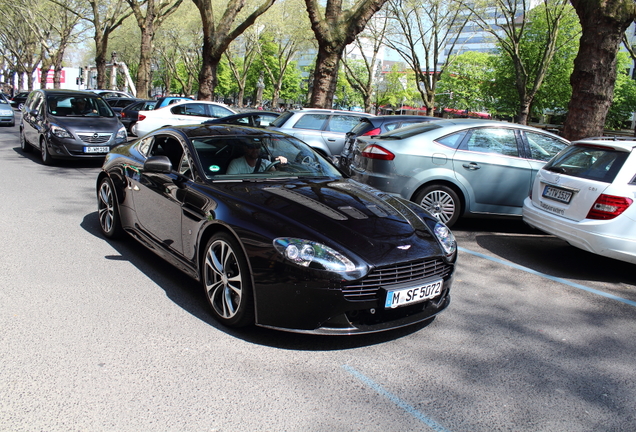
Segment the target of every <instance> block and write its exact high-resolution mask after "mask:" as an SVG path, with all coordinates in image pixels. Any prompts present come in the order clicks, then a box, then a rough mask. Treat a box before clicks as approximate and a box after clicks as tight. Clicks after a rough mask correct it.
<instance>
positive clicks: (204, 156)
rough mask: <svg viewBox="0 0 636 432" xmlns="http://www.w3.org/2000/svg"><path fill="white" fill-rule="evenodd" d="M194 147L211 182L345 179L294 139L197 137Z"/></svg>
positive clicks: (271, 137) (270, 136)
mask: <svg viewBox="0 0 636 432" xmlns="http://www.w3.org/2000/svg"><path fill="white" fill-rule="evenodd" d="M192 144H193V146H194V148H195V150H196V153H197V157H198V159H199V161H200V162H201V166H202V167H203V171H204V173H205V175H206V177H207V178H208V179H214V180H223V179H236V178H245V179H250V178H259V177H272V176H275V177H299V176H302V177H306V176H310V177H340V176H341V175H340V173H339V171H338V170H337V169H336V168H335V167H334V166H333V165H331V164H330V163H329V162H328V161H327V160H325V159H324V158H322V157H321V156H320V155H319V154H318V153H316V152H315V151H313V150H312V149H311V148H310V147H309V146H308V145H307V144H305V143H303V142H302V141H299V140H297V139H295V138H293V137H287V136H283V135H270V134H263V135H250V136H212V137H197V138H196V139H193V140H192Z"/></svg>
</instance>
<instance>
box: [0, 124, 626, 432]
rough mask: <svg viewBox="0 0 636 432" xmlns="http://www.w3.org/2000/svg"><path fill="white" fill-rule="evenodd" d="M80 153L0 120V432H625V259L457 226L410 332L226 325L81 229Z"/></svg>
mask: <svg viewBox="0 0 636 432" xmlns="http://www.w3.org/2000/svg"><path fill="white" fill-rule="evenodd" d="M99 166H100V164H99V163H92V164H87V163H74V162H64V163H62V164H60V165H59V166H55V167H47V166H44V165H42V164H41V162H40V158H39V155H38V153H37V152H34V153H31V154H28V155H25V154H23V153H22V152H21V150H20V148H19V143H18V127H17V126H16V127H14V128H4V129H0V185H1V186H0V202H1V209H2V210H1V211H0V232H1V233H2V240H1V241H0V255H1V256H2V259H1V261H0V262H1V264H0V287H1V288H0V365H1V368H0V430H1V431H23V430H24V431H382V432H389V431H429V430H434V431H449V432H460V431H467V432H477V431H488V432H490V431H568V432H573V431H628V432H632V431H634V430H636V360H635V356H634V354H635V353H636V338H635V337H634V335H635V334H636V325H635V320H636V272H635V270H636V267H635V266H634V265H631V264H627V263H622V262H618V261H612V260H609V259H605V258H601V257H597V256H594V255H591V254H588V253H585V252H582V251H579V250H577V249H574V248H572V247H570V246H568V245H567V244H565V243H563V242H561V241H559V240H557V239H555V238H553V237H550V236H545V235H543V234H541V233H540V232H537V231H533V230H531V229H529V228H527V227H526V226H524V225H523V223H522V222H521V221H485V220H468V221H463V222H461V223H460V224H458V225H457V226H456V227H455V229H454V232H455V235H456V236H457V238H458V242H459V245H460V252H459V263H458V267H457V274H456V280H455V284H454V287H453V293H452V299H453V300H452V303H451V306H450V307H449V309H447V310H446V311H445V312H444V313H442V314H440V315H439V316H438V317H437V318H436V319H435V320H434V321H433V322H432V323H430V324H429V325H427V326H416V327H412V328H408V329H404V330H399V331H392V332H386V333H381V334H376V335H367V336H358V337H318V336H306V335H297V334H291V333H283V332H276V331H270V330H266V329H261V328H251V329H245V330H241V331H233V330H227V329H226V328H223V327H222V326H220V325H218V324H217V323H216V322H215V321H214V320H213V319H212V318H211V316H210V314H209V313H208V310H207V307H206V305H205V303H204V299H203V296H202V293H201V289H200V288H199V286H198V285H197V284H196V283H195V282H194V281H192V280H190V279H188V278H187V277H186V276H184V275H182V274H181V273H180V272H179V271H177V270H174V269H172V268H171V267H170V266H169V265H167V264H166V263H165V262H163V261H162V260H160V259H159V258H157V257H155V256H154V255H153V254H152V253H150V252H148V251H146V250H145V249H144V248H143V247H141V246H139V245H138V244H136V243H134V242H133V241H132V240H127V241H121V242H111V241H107V240H105V239H104V238H102V237H101V236H100V234H99V228H98V224H97V217H96V199H95V191H94V189H95V178H96V175H97V172H98V171H99Z"/></svg>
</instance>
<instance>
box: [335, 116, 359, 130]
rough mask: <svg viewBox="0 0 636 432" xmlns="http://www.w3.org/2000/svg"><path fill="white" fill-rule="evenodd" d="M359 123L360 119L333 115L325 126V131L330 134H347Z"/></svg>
mask: <svg viewBox="0 0 636 432" xmlns="http://www.w3.org/2000/svg"><path fill="white" fill-rule="evenodd" d="M359 122H360V117H357V116H349V115H339V114H336V115H333V116H332V117H331V119H330V120H329V125H327V130H328V131H330V132H342V133H347V132H349V131H350V130H351V129H353V128H354V127H355V126H356V125H357V124H358V123H359Z"/></svg>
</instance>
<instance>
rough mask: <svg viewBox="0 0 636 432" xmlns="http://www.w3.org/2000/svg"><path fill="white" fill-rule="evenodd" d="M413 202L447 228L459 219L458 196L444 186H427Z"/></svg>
mask: <svg viewBox="0 0 636 432" xmlns="http://www.w3.org/2000/svg"><path fill="white" fill-rule="evenodd" d="M415 202H417V203H418V204H419V205H421V206H422V207H424V208H425V209H426V211H428V212H429V213H430V214H431V215H432V216H434V217H436V218H437V219H438V220H439V221H441V222H443V223H445V224H446V225H447V226H449V227H450V226H452V225H453V224H454V223H455V222H457V219H458V218H459V213H460V207H461V203H460V202H459V196H458V195H457V193H456V192H455V191H454V190H453V189H451V188H449V187H447V186H445V185H432V186H428V187H427V188H425V189H424V190H422V191H421V192H420V193H419V194H418V195H417V196H416V199H415Z"/></svg>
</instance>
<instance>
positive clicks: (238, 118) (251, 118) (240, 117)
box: [203, 110, 280, 127]
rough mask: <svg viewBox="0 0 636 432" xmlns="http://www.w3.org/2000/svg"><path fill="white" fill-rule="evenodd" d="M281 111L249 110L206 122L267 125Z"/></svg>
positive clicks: (254, 125)
mask: <svg viewBox="0 0 636 432" xmlns="http://www.w3.org/2000/svg"><path fill="white" fill-rule="evenodd" d="M279 115H280V113H277V112H274V111H260V110H259V111H249V112H241V113H238V114H233V115H229V116H225V117H221V118H216V119H212V120H206V121H204V122H203V123H204V124H221V123H224V124H235V125H240V126H252V127H267V126H269V124H270V123H271V122H273V121H274V120H276V118H278V116H279Z"/></svg>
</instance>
